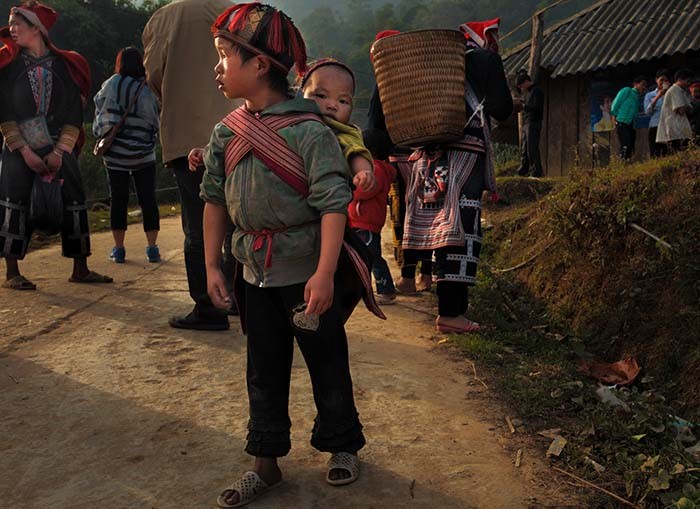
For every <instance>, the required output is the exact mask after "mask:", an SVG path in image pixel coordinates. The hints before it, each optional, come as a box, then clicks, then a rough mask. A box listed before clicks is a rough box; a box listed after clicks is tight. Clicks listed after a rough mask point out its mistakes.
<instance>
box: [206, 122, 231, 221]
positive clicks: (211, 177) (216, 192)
mask: <svg viewBox="0 0 700 509" xmlns="http://www.w3.org/2000/svg"><path fill="white" fill-rule="evenodd" d="M232 137H233V133H232V132H231V131H230V130H229V129H228V128H227V127H226V126H224V125H223V124H216V126H215V127H214V131H213V132H212V133H211V139H210V140H209V145H207V147H206V148H205V149H204V167H205V171H204V176H203V177H202V184H201V186H200V194H199V195H200V197H201V198H202V200H204V201H205V202H207V203H213V204H215V205H221V206H222V207H225V206H226V190H225V185H226V161H225V150H226V145H227V143H228V142H229V140H230V139H231V138H232Z"/></svg>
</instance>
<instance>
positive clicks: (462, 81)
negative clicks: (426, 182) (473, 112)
mask: <svg viewBox="0 0 700 509" xmlns="http://www.w3.org/2000/svg"><path fill="white" fill-rule="evenodd" d="M465 49H466V42H465V39H464V35H463V34H462V33H460V32H458V31H456V30H417V31H413V32H405V33H401V34H397V35H392V36H389V37H385V38H383V39H379V40H378V41H376V42H375V43H374V45H373V46H372V49H371V53H372V60H373V63H374V73H375V76H376V79H377V87H378V88H379V98H380V99H381V101H382V108H383V110H384V116H385V118H386V126H387V130H388V131H389V136H391V139H392V141H393V142H394V143H395V144H397V145H405V146H409V147H419V146H423V145H427V144H430V143H442V142H450V141H456V140H459V139H460V138H461V137H462V136H463V132H464V123H465V122H466V103H465V98H464V93H465V85H466V69H465Z"/></svg>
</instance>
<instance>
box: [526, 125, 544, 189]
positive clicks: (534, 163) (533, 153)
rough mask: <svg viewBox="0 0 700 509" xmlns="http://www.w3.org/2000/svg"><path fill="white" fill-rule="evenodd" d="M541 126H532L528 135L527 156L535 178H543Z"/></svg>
mask: <svg viewBox="0 0 700 509" xmlns="http://www.w3.org/2000/svg"><path fill="white" fill-rule="evenodd" d="M541 130H542V125H541V124H530V126H529V127H528V134H527V155H528V161H529V167H530V169H531V170H532V176H533V177H541V176H542V159H541V158H540V131H541Z"/></svg>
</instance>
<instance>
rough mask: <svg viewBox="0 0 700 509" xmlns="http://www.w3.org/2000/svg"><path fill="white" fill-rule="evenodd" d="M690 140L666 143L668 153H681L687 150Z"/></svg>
mask: <svg viewBox="0 0 700 509" xmlns="http://www.w3.org/2000/svg"><path fill="white" fill-rule="evenodd" d="M689 144H690V140H671V141H669V142H668V150H669V152H670V153H674V152H681V151H683V150H686V149H687V148H688V145H689Z"/></svg>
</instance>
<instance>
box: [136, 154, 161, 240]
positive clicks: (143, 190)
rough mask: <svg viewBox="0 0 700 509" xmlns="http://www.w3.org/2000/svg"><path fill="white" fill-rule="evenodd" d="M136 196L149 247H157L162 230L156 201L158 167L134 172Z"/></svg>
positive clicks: (153, 166)
mask: <svg viewBox="0 0 700 509" xmlns="http://www.w3.org/2000/svg"><path fill="white" fill-rule="evenodd" d="M132 175H133V179H134V187H136V196H137V197H138V200H139V206H140V207H141V212H142V213H143V231H144V232H145V233H146V239H147V241H148V245H149V246H155V245H156V241H157V239H158V231H159V230H160V211H159V210H158V201H157V199H156V167H155V165H151V166H148V167H146V168H143V169H140V170H138V171H134V172H132Z"/></svg>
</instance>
